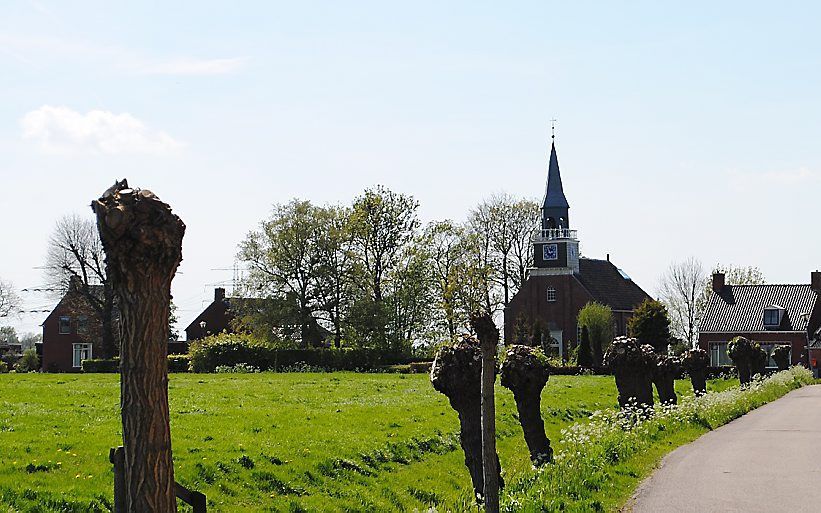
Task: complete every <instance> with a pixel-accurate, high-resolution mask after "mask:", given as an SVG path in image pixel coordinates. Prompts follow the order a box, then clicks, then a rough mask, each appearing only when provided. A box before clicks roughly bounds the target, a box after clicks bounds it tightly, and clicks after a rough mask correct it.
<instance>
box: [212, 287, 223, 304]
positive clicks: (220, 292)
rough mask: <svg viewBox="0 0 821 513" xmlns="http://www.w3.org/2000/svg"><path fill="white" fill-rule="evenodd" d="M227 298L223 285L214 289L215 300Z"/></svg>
mask: <svg viewBox="0 0 821 513" xmlns="http://www.w3.org/2000/svg"><path fill="white" fill-rule="evenodd" d="M223 299H225V289H224V288H222V287H217V288H215V289H214V302H218V301H222V300H223Z"/></svg>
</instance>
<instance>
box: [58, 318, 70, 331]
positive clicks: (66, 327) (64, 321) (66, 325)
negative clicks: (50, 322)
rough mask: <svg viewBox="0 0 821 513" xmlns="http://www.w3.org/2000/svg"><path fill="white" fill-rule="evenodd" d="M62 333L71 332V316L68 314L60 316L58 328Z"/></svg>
mask: <svg viewBox="0 0 821 513" xmlns="http://www.w3.org/2000/svg"><path fill="white" fill-rule="evenodd" d="M58 330H59V333H60V335H66V334H68V333H71V317H68V316H66V315H64V316H62V317H60V326H59V328H58Z"/></svg>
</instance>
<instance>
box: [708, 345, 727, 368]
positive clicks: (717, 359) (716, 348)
mask: <svg viewBox="0 0 821 513" xmlns="http://www.w3.org/2000/svg"><path fill="white" fill-rule="evenodd" d="M727 344H728V342H726V341H715V342H710V343H708V345H707V347H708V348H709V354H710V365H711V366H713V367H718V366H720V365H732V364H733V361H732V360H731V359H730V357H729V356H728V355H727ZM714 353H715V355H714ZM722 360H723V361H722Z"/></svg>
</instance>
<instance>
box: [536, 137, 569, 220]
mask: <svg viewBox="0 0 821 513" xmlns="http://www.w3.org/2000/svg"><path fill="white" fill-rule="evenodd" d="M542 208H543V209H547V208H570V205H569V204H568V203H567V198H565V196H564V190H563V189H562V175H561V174H560V173H559V158H558V157H557V156H556V143H555V142H553V143H551V145H550V164H549V165H548V168H547V191H546V192H545V195H544V204H543V205H542Z"/></svg>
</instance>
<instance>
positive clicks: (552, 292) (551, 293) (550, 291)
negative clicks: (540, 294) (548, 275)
mask: <svg viewBox="0 0 821 513" xmlns="http://www.w3.org/2000/svg"><path fill="white" fill-rule="evenodd" d="M547 302H548V303H555V302H556V289H554V288H553V287H547Z"/></svg>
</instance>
